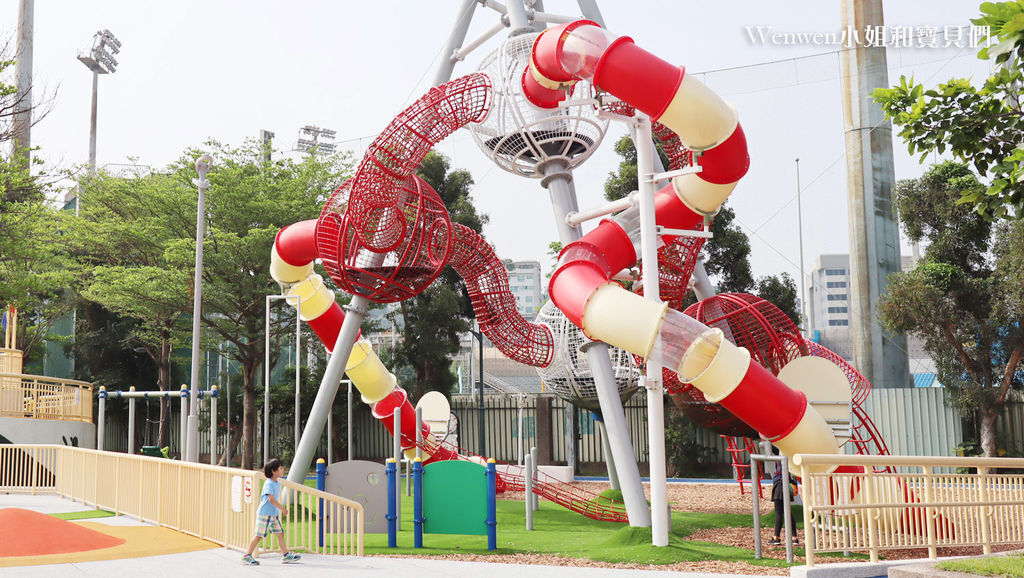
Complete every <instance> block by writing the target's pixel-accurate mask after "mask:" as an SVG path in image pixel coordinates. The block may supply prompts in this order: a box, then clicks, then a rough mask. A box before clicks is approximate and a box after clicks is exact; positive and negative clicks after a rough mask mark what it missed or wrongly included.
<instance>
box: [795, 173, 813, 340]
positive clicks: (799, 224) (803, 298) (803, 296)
mask: <svg viewBox="0 0 1024 578" xmlns="http://www.w3.org/2000/svg"><path fill="white" fill-rule="evenodd" d="M793 160H794V162H796V229H797V236H798V237H800V316H801V317H803V319H801V320H800V321H801V323H800V324H801V325H803V327H804V337H807V336H809V335H810V334H811V326H810V318H809V317H808V316H807V315H808V314H807V312H808V311H810V304H808V303H807V293H806V292H805V291H804V209H803V204H802V203H801V202H800V157H796V158H795V159H793Z"/></svg>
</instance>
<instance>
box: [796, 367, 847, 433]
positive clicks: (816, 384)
mask: <svg viewBox="0 0 1024 578" xmlns="http://www.w3.org/2000/svg"><path fill="white" fill-rule="evenodd" d="M779 379H780V380H782V382H783V383H785V384H786V385H788V386H790V387H792V388H793V389H795V390H798V391H802V392H804V394H805V395H806V396H807V402H808V403H810V404H811V407H813V408H814V409H816V410H817V411H818V413H820V414H821V417H823V418H825V423H827V424H828V425H829V427H831V428H832V432H833V433H834V434H835V436H836V439H837V441H838V442H839V445H842V444H844V443H846V442H847V441H848V440H849V439H850V437H851V435H852V431H851V428H852V423H853V415H852V413H853V390H852V389H851V388H850V380H849V379H848V378H847V377H846V374H845V373H843V370H842V369H840V368H839V366H838V365H836V364H835V363H832V362H831V361H829V360H827V359H825V358H823V357H814V356H806V357H798V358H796V359H794V360H793V361H791V362H789V363H788V364H787V365H786V367H783V368H782V371H780V372H779Z"/></svg>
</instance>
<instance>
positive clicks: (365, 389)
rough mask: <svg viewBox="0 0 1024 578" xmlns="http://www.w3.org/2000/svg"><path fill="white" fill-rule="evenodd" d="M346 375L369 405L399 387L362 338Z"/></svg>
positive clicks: (348, 365) (356, 346)
mask: <svg viewBox="0 0 1024 578" xmlns="http://www.w3.org/2000/svg"><path fill="white" fill-rule="evenodd" d="M345 373H347V374H348V377H349V379H351V380H352V385H354V386H355V387H356V389H358V390H359V393H360V394H362V396H363V401H364V402H365V403H366V404H368V405H372V404H374V403H377V402H378V401H380V400H382V399H384V398H385V397H387V396H388V395H389V394H390V393H391V392H392V391H393V390H394V389H395V386H396V385H397V380H396V379H395V376H394V375H392V374H391V372H390V371H388V370H387V368H385V367H384V364H383V363H381V361H380V358H379V357H377V354H376V353H374V352H373V347H372V346H371V345H370V342H369V341H367V340H366V339H365V338H362V337H360V338H359V340H358V341H356V342H355V344H354V345H353V346H352V354H351V355H349V357H348V363H347V364H346V365H345Z"/></svg>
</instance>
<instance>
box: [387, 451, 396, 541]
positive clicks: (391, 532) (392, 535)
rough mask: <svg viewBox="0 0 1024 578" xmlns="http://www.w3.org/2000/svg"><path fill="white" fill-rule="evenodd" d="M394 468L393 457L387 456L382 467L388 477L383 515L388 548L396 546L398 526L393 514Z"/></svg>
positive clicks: (394, 496) (394, 492)
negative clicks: (386, 525) (386, 527)
mask: <svg viewBox="0 0 1024 578" xmlns="http://www.w3.org/2000/svg"><path fill="white" fill-rule="evenodd" d="M396 469H397V467H396V466H395V458H388V465H387V466H385V468H384V473H385V474H386V475H387V478H388V513H387V514H386V515H385V516H384V517H385V518H387V520H388V548H397V547H398V526H397V524H396V523H395V522H396V521H397V518H398V516H396V515H395V501H396V499H397V497H398V480H397V479H396V478H397V477H398V476H396V475H395V470H396Z"/></svg>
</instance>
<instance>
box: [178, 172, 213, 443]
mask: <svg viewBox="0 0 1024 578" xmlns="http://www.w3.org/2000/svg"><path fill="white" fill-rule="evenodd" d="M212 162H213V158H212V157H210V155H203V156H201V157H199V158H198V159H196V172H197V173H199V178H198V179H192V184H194V185H195V186H196V187H197V188H198V189H199V202H198V203H197V207H196V268H195V283H194V284H193V297H192V373H191V378H190V382H191V384H192V391H191V395H190V396H189V411H188V423H187V426H188V435H187V437H186V438H185V459H186V460H187V461H190V462H198V461H199V354H200V351H199V350H200V345H199V323H200V320H201V318H202V316H203V315H202V314H203V238H204V237H205V236H206V190H207V189H209V188H210V181H208V180H206V173H207V172H208V171H209V170H210V164H211V163H212Z"/></svg>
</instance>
